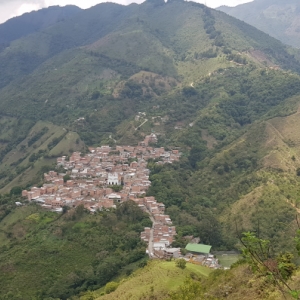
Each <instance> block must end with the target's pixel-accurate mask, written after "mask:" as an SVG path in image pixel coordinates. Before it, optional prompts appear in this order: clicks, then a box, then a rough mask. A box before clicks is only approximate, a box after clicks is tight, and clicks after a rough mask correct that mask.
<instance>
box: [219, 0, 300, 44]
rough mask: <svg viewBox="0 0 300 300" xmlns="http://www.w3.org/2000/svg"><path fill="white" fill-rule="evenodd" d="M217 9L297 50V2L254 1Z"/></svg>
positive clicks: (298, 7)
mask: <svg viewBox="0 0 300 300" xmlns="http://www.w3.org/2000/svg"><path fill="white" fill-rule="evenodd" d="M217 9H218V10H220V11H223V12H225V13H227V14H229V15H231V16H233V17H236V18H238V19H240V20H243V21H245V22H246V23H249V24H251V25H253V26H255V27H256V28H258V29H260V30H262V31H264V32H266V33H268V34H270V35H271V36H273V37H275V38H277V39H279V40H281V41H282V42H283V43H286V44H288V45H291V46H294V47H297V48H299V46H300V44H299V21H298V20H299V12H300V6H299V2H298V1H295V0H289V1H282V0H278V1H270V0H255V1H253V2H249V3H245V4H240V5H238V6H236V7H229V6H220V7H218V8H217Z"/></svg>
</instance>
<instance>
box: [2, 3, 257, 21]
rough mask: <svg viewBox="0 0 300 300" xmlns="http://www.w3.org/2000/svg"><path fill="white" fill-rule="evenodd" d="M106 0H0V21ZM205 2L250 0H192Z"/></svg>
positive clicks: (212, 4)
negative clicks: (44, 9)
mask: <svg viewBox="0 0 300 300" xmlns="http://www.w3.org/2000/svg"><path fill="white" fill-rule="evenodd" d="M106 1H107V0H0V23H3V22H5V21H6V20H8V19H10V18H12V17H15V16H19V15H22V14H23V13H26V12H30V11H32V10H38V9H41V8H44V7H48V6H52V5H60V6H65V5H68V4H73V5H77V6H79V7H81V8H83V9H86V8H89V7H91V6H94V5H96V4H98V3H101V2H106ZM143 1H144V0H113V1H111V2H115V3H119V4H125V5H127V4H130V3H132V2H135V3H141V2H143ZM194 1H195V2H200V3H203V4H206V5H207V6H210V7H213V8H215V7H218V6H221V5H228V6H236V5H238V4H241V3H246V2H250V1H252V0H194Z"/></svg>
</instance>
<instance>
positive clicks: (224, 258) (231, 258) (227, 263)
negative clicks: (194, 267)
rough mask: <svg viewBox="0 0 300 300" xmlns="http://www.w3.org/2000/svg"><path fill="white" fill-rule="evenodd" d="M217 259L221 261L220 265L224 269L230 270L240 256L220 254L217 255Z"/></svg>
mask: <svg viewBox="0 0 300 300" xmlns="http://www.w3.org/2000/svg"><path fill="white" fill-rule="evenodd" d="M216 257H217V259H218V260H219V263H220V264H221V265H222V266H223V267H227V268H230V267H231V265H232V264H234V263H235V262H237V261H238V259H239V258H240V255H239V254H222V255H221V254H220V255H219V254H218V255H216Z"/></svg>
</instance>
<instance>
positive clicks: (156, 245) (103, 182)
mask: <svg viewBox="0 0 300 300" xmlns="http://www.w3.org/2000/svg"><path fill="white" fill-rule="evenodd" d="M155 143H157V137H156V135H155V134H153V133H152V134H151V135H148V136H146V137H145V139H144V141H142V142H140V143H139V144H138V146H116V147H114V148H112V147H110V146H101V147H97V148H89V153H88V154H86V155H82V154H81V153H80V152H74V153H73V154H72V155H71V156H70V157H67V156H62V157H59V158H57V167H58V168H60V170H63V171H64V172H62V173H59V172H55V171H50V172H48V173H45V174H44V181H45V183H44V184H43V186H42V187H32V188H31V190H30V191H27V190H23V191H22V196H23V197H26V198H27V199H28V200H29V201H31V202H35V203H37V204H39V205H41V207H43V208H44V209H47V210H51V211H55V212H58V213H59V212H62V211H63V209H64V207H72V208H74V207H77V206H79V205H83V206H84V208H85V209H87V210H89V211H90V213H95V212H97V211H102V210H107V209H111V208H116V205H117V204H118V203H122V202H124V201H129V200H131V201H134V202H135V203H136V204H137V205H138V206H139V207H140V209H142V210H143V211H145V212H146V213H148V214H149V217H150V219H151V221H152V228H150V227H146V228H145V229H144V231H143V232H142V233H141V239H142V240H143V241H145V242H146V243H147V244H148V249H147V251H146V252H147V253H148V255H149V257H150V258H164V259H169V258H179V257H183V255H181V253H180V248H170V246H171V244H172V242H173V241H174V236H175V235H176V228H175V226H173V225H172V220H171V219H170V216H168V215H165V206H164V204H163V203H159V202H157V200H156V199H155V198H154V197H146V192H147V190H148V189H149V187H150V185H151V182H150V181H149V174H150V170H149V169H147V161H148V160H149V159H152V160H154V161H155V162H156V163H157V164H166V163H173V162H175V161H178V160H179V158H180V152H179V150H171V151H166V150H165V149H164V148H163V147H161V148H154V147H152V146H149V144H151V145H152V144H155ZM195 254H199V253H195ZM200 255H201V256H200V257H202V260H201V261H203V263H207V262H209V261H211V260H212V256H211V255H209V251H208V252H204V253H202V252H201V253H200ZM192 257H193V256H192ZM192 257H189V256H187V257H185V259H186V260H187V261H190V262H193V261H192ZM195 257H197V256H195ZM207 259H209V260H207ZM198 260H199V259H198ZM195 263H198V262H196V261H195ZM213 264H217V263H216V262H215V261H214V262H213Z"/></svg>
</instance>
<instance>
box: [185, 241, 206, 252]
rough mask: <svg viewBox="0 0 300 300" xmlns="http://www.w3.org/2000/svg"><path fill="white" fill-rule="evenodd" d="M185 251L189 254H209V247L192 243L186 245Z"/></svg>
mask: <svg viewBox="0 0 300 300" xmlns="http://www.w3.org/2000/svg"><path fill="white" fill-rule="evenodd" d="M185 249H186V250H188V251H191V252H197V253H205V254H209V253H210V249H211V246H209V245H204V244H192V243H189V244H187V245H186V247H185Z"/></svg>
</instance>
